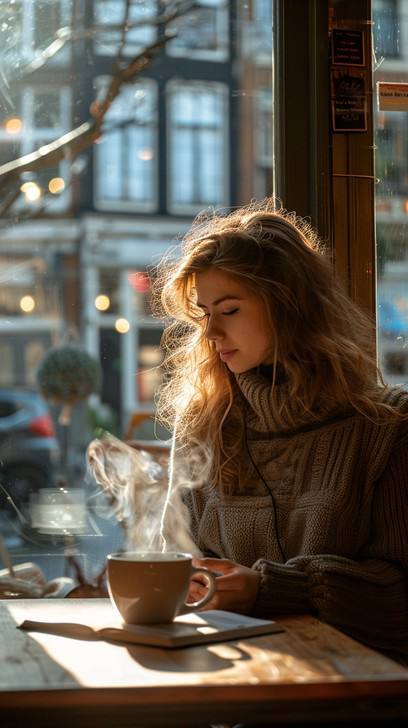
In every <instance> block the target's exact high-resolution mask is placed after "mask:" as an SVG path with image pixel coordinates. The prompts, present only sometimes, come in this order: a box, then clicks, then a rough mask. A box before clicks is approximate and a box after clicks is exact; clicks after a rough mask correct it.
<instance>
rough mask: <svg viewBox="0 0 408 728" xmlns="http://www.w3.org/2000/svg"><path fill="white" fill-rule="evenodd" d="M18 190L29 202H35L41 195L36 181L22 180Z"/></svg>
mask: <svg viewBox="0 0 408 728" xmlns="http://www.w3.org/2000/svg"><path fill="white" fill-rule="evenodd" d="M20 190H21V192H23V193H24V195H25V197H26V199H27V200H29V201H30V202H35V201H36V200H39V199H40V197H41V187H39V186H38V184H37V183H36V182H24V184H23V185H21V187H20Z"/></svg>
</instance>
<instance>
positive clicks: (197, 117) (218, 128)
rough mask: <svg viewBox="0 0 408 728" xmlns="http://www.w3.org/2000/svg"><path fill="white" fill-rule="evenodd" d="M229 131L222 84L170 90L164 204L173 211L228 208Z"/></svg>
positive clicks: (176, 85) (178, 85) (173, 86)
mask: <svg viewBox="0 0 408 728" xmlns="http://www.w3.org/2000/svg"><path fill="white" fill-rule="evenodd" d="M227 127H228V116H227V96H226V88H225V87H224V86H223V85H222V84H218V83H207V84H205V83H200V82H192V83H189V84H187V83H185V84H181V83H178V82H175V83H171V84H170V85H169V158H170V159H169V183H168V203H169V208H170V210H171V211H172V212H189V211H195V210H198V209H200V208H202V207H203V206H208V205H224V204H227V203H228V193H227V164H228V152H227V149H228V131H227ZM180 170H182V174H180Z"/></svg>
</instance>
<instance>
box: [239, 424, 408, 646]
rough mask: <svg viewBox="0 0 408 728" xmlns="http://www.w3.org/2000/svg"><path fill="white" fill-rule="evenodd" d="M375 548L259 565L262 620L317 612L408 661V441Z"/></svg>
mask: <svg viewBox="0 0 408 728" xmlns="http://www.w3.org/2000/svg"><path fill="white" fill-rule="evenodd" d="M371 523H372V528H371V538H370V542H369V543H368V544H367V545H366V547H365V548H364V549H363V550H362V552H361V554H360V555H359V556H360V557H359V558H358V560H355V561H354V560H351V559H347V558H343V557H340V556H335V555H326V554H321V555H320V554H317V555H311V556H297V557H295V558H292V559H290V560H289V561H287V562H286V563H285V564H279V563H275V562H270V561H266V560H265V559H259V560H258V561H257V562H256V563H255V564H254V565H253V568H254V569H255V570H257V571H259V572H260V574H261V582H260V589H259V594H258V599H257V603H256V605H255V614H257V615H258V616H269V617H271V616H272V615H274V614H285V613H286V614H287V613H295V612H297V613H300V612H312V613H315V614H316V615H317V616H318V617H319V618H320V619H321V620H322V621H325V622H327V623H329V624H332V625H333V626H335V627H338V628H339V629H341V630H343V631H344V632H347V633H348V634H349V635H351V636H352V637H355V638H356V639H358V640H360V641H361V642H365V643H366V644H368V645H370V646H371V647H374V648H376V649H379V650H388V651H390V652H393V654H394V655H396V656H401V657H404V658H405V659H406V658H407V657H408V538H407V536H408V437H407V436H405V437H404V438H402V440H399V442H398V446H396V447H394V450H393V452H392V454H391V456H390V459H389V461H388V464H387V467H386V470H385V472H384V474H383V475H382V477H381V478H380V479H379V481H378V482H377V485H376V491H375V495H374V500H373V504H372V514H371Z"/></svg>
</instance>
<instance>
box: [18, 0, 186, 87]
mask: <svg viewBox="0 0 408 728" xmlns="http://www.w3.org/2000/svg"><path fill="white" fill-rule="evenodd" d="M129 2H131V0H127V3H128V4H129ZM197 8H198V5H197V3H196V2H195V1H193V0H185V1H184V2H179V3H175V9H174V10H173V11H171V12H167V13H163V14H162V15H156V16H151V17H148V18H143V19H141V20H133V21H130V20H129V18H128V15H129V12H128V10H129V9H130V8H129V9H128V7H127V8H126V11H127V15H126V16H125V17H126V18H127V20H126V22H125V23H119V24H118V23H116V24H114V23H112V24H109V25H101V24H95V25H93V26H92V28H86V29H81V30H74V29H73V28H70V27H69V26H64V27H63V28H59V29H58V30H57V32H56V34H55V38H54V39H53V40H52V41H51V43H50V44H49V45H48V46H47V47H46V48H44V50H42V51H41V52H40V53H39V54H38V55H37V56H36V57H35V58H34V59H33V60H32V61H30V63H28V64H27V65H26V66H23V67H22V68H20V69H19V73H18V74H14V76H13V78H16V77H18V78H21V77H25V76H28V75H29V74H30V73H34V71H38V69H39V68H42V67H43V66H45V64H46V63H48V61H49V60H50V59H51V58H53V57H54V56H56V55H57V53H59V52H60V51H61V50H62V49H63V48H64V46H65V45H66V44H67V43H68V42H72V43H74V42H76V41H79V40H88V39H91V40H92V39H95V38H97V37H98V35H99V34H101V33H104V32H106V31H107V30H109V31H118V32H120V33H121V34H122V36H123V34H124V33H127V32H129V31H130V30H134V29H135V28H143V27H145V26H146V25H147V26H152V27H156V26H159V25H164V26H168V25H169V24H170V23H172V22H173V21H174V20H177V18H180V17H183V16H184V15H186V14H187V13H190V12H191V11H193V10H195V9H197ZM175 35H176V33H175V34H174V36H175ZM121 44H122V40H121ZM124 45H125V43H123V47H124ZM123 47H122V50H123ZM122 55H123V53H122Z"/></svg>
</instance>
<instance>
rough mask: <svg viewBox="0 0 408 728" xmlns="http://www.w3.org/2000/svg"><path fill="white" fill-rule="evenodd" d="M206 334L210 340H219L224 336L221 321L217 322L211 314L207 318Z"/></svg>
mask: <svg viewBox="0 0 408 728" xmlns="http://www.w3.org/2000/svg"><path fill="white" fill-rule="evenodd" d="M205 335H206V337H207V339H209V340H210V341H218V340H219V339H222V338H223V336H224V332H223V330H222V327H221V326H220V324H219V323H216V322H215V321H214V319H212V317H211V316H209V317H208V319H207V328H206V330H205Z"/></svg>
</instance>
